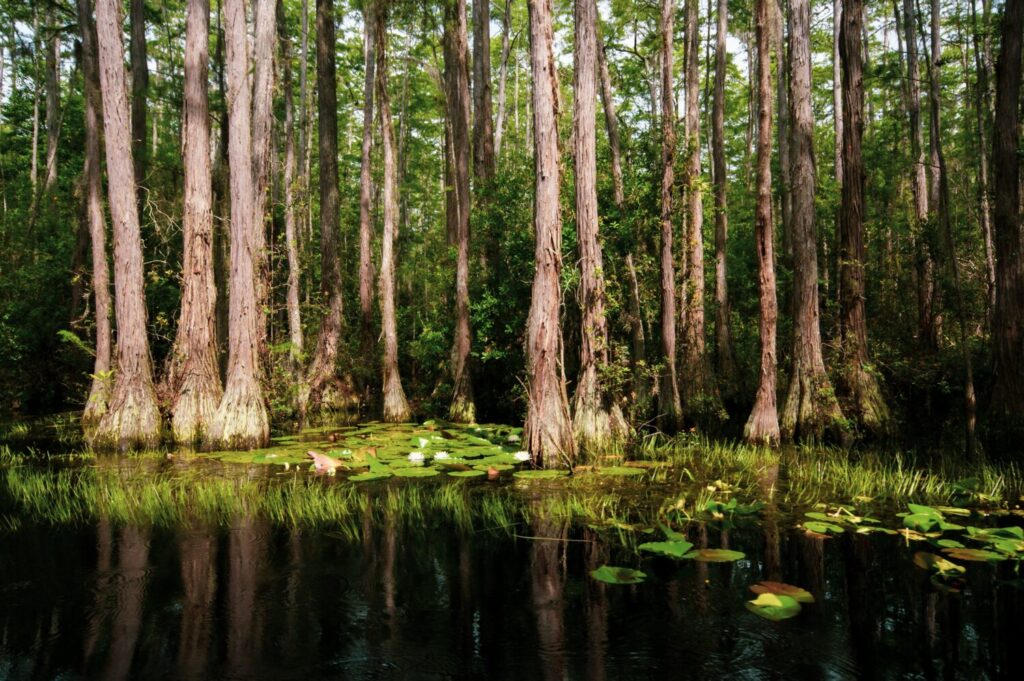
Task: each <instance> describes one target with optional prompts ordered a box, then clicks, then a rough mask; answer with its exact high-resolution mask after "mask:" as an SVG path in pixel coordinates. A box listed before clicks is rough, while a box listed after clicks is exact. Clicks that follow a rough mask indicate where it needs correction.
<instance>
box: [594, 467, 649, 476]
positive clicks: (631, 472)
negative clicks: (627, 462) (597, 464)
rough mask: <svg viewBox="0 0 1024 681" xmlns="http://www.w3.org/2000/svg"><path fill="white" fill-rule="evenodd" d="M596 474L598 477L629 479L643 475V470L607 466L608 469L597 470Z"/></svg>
mask: <svg viewBox="0 0 1024 681" xmlns="http://www.w3.org/2000/svg"><path fill="white" fill-rule="evenodd" d="M596 472H597V474H598V475H609V476H617V477H631V476H636V475H643V473H644V470H643V469H642V468H627V467H626V466H609V467H608V468H598V469H597V471H596Z"/></svg>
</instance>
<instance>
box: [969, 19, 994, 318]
mask: <svg viewBox="0 0 1024 681" xmlns="http://www.w3.org/2000/svg"><path fill="white" fill-rule="evenodd" d="M971 29H972V30H971V43H972V46H973V50H974V64H975V68H976V70H977V82H976V83H975V87H974V112H975V124H976V128H977V131H978V214H979V216H980V221H981V237H982V240H983V242H984V244H985V273H986V283H987V284H988V308H989V309H988V314H989V320H990V321H991V317H992V313H993V310H994V309H995V305H996V256H995V245H994V243H993V241H992V200H991V196H992V193H991V183H990V182H989V176H988V173H989V163H990V160H989V148H988V123H989V120H988V116H989V95H988V92H989V86H988V79H989V75H988V64H987V63H986V61H985V60H984V59H983V55H982V49H981V46H979V44H978V43H979V42H980V40H981V39H980V38H979V37H978V32H979V27H978V17H977V9H976V6H975V2H974V0H971ZM967 73H968V69H967V68H966V67H965V68H964V74H965V75H964V77H965V78H966V77H967V75H966V74H967Z"/></svg>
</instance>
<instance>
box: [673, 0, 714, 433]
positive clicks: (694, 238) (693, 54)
mask: <svg viewBox="0 0 1024 681" xmlns="http://www.w3.org/2000/svg"><path fill="white" fill-rule="evenodd" d="M698 5H699V0H687V2H686V120H685V122H686V150H687V155H686V170H685V174H684V181H683V186H684V189H685V196H686V214H687V221H686V226H685V229H684V230H683V233H684V235H685V243H684V248H685V249H686V256H685V257H686V260H687V267H686V277H685V281H686V285H685V300H684V301H683V311H682V312H683V314H682V322H683V360H682V364H683V369H682V373H683V375H684V376H685V377H686V380H683V381H680V384H681V385H680V390H681V392H682V400H683V405H684V407H685V409H686V415H687V418H690V419H693V420H695V421H697V422H698V423H705V422H709V421H715V420H717V419H718V417H719V414H720V413H721V411H722V400H721V397H720V396H719V393H718V386H716V385H715V380H714V375H713V373H712V371H711V362H710V360H709V357H708V354H707V346H706V343H705V340H704V198H703V195H704V191H703V189H702V183H703V178H702V177H701V159H700V87H699V85H698V83H699V82H700V70H699V68H698V66H699V64H698V54H699V49H700V48H699V39H700V33H699V31H698V30H697V18H698V17H697V15H698Z"/></svg>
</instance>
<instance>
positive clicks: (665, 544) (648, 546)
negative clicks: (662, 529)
mask: <svg viewBox="0 0 1024 681" xmlns="http://www.w3.org/2000/svg"><path fill="white" fill-rule="evenodd" d="M637 548H639V549H640V550H641V551H647V552H649V553H656V554H658V555H659V556H665V557H667V558H676V559H680V558H683V557H685V556H686V553H687V552H688V551H689V550H690V549H692V548H693V544H691V543H690V542H688V541H649V542H645V543H643V544H641V545H640V546H639V547H637Z"/></svg>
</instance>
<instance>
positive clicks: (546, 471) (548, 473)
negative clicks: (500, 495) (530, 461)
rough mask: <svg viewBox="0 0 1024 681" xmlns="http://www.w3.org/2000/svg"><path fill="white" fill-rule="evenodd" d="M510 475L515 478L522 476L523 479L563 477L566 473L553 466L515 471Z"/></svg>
mask: <svg viewBox="0 0 1024 681" xmlns="http://www.w3.org/2000/svg"><path fill="white" fill-rule="evenodd" d="M512 475H514V476H516V477H517V478H523V479H524V480H551V479H552V478H561V477H564V476H566V475H568V473H566V472H565V471H560V470H557V469H554V468H543V469H540V470H533V471H516V472H515V473H513V474H512Z"/></svg>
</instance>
